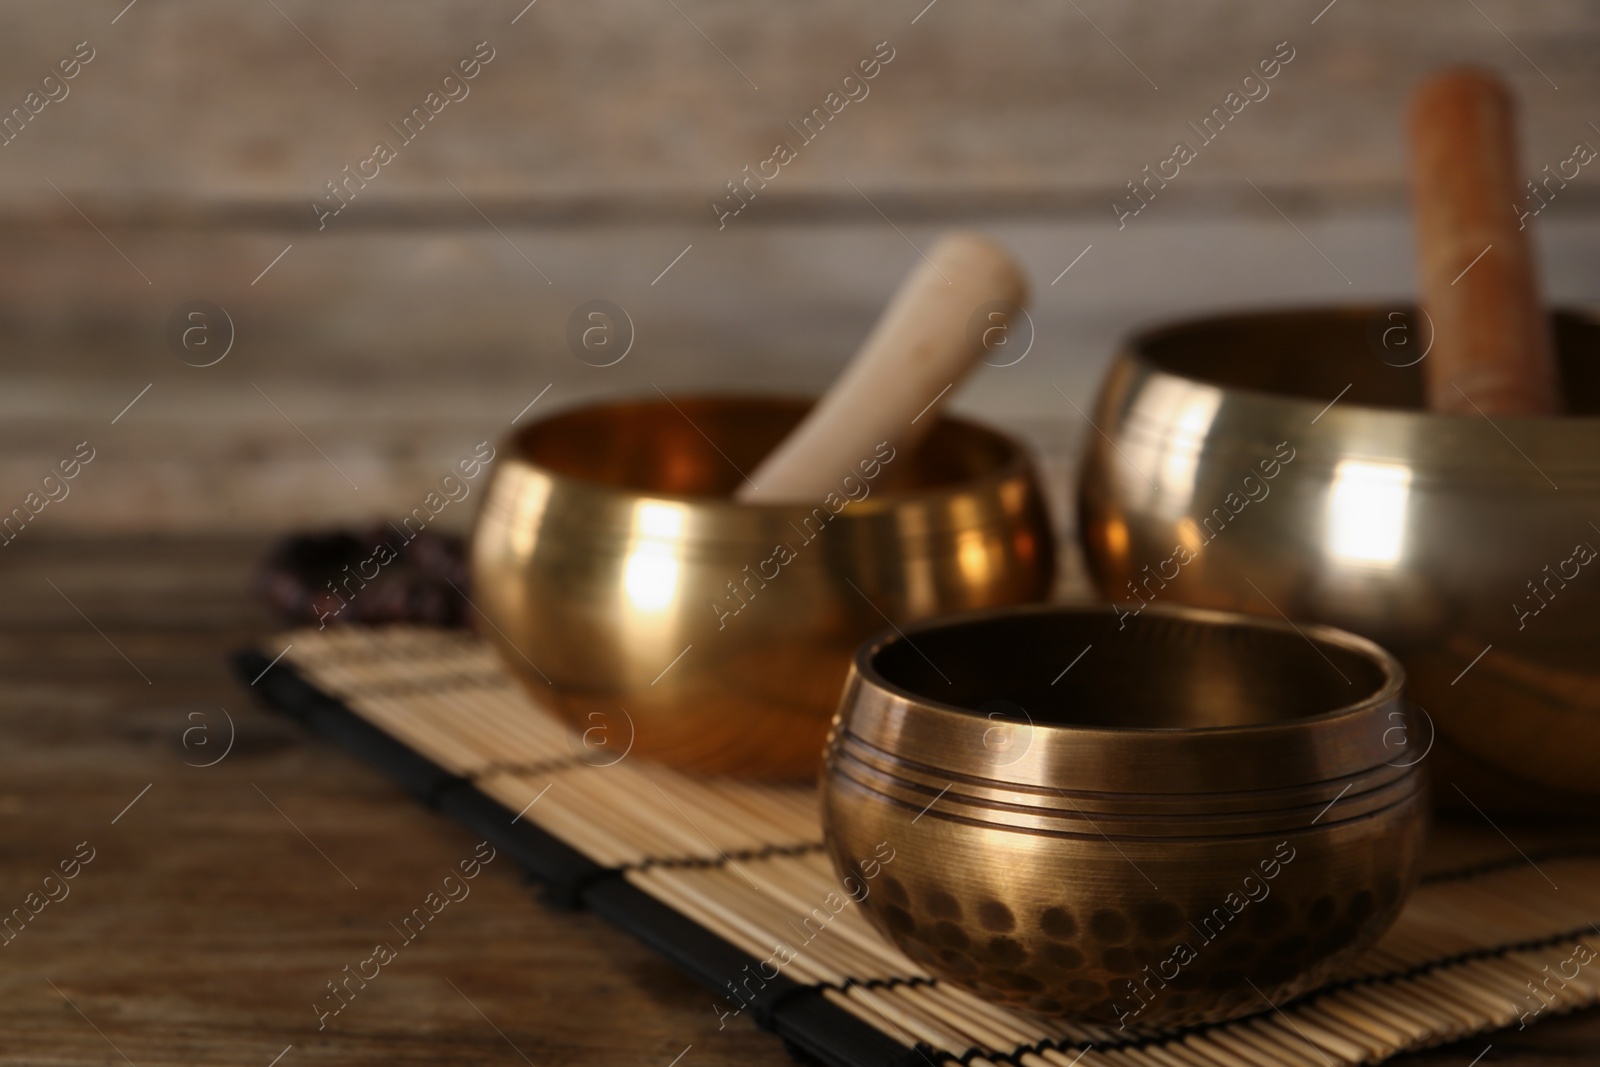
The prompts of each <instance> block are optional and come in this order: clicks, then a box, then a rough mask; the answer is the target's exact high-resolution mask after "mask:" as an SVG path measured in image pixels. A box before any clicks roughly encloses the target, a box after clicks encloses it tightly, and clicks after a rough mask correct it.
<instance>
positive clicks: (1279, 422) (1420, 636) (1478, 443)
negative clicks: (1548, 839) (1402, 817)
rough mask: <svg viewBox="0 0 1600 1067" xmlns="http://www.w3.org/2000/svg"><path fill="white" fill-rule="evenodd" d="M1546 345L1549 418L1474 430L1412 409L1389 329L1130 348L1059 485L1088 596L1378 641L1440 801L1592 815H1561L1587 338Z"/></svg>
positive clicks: (1585, 456)
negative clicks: (1070, 473)
mask: <svg viewBox="0 0 1600 1067" xmlns="http://www.w3.org/2000/svg"><path fill="white" fill-rule="evenodd" d="M1554 325H1555V336H1556V342H1557V348H1558V350H1559V356H1560V362H1561V372H1562V379H1563V382H1562V384H1563V387H1564V389H1565V394H1566V400H1567V406H1568V410H1569V412H1570V414H1567V415H1564V416H1561V417H1553V418H1544V419H1540V418H1512V417H1506V418H1500V417H1496V418H1494V419H1493V420H1492V421H1491V420H1490V419H1489V418H1487V417H1484V416H1481V415H1441V414H1433V413H1430V412H1427V411H1424V410H1422V405H1423V395H1422V378H1421V367H1420V366H1418V365H1416V361H1417V359H1418V357H1419V356H1421V355H1422V353H1423V352H1424V351H1425V349H1426V345H1427V344H1428V341H1429V338H1428V336H1427V335H1428V329H1427V326H1426V323H1423V324H1422V325H1421V327H1420V328H1419V327H1417V326H1416V325H1414V324H1413V323H1412V322H1411V320H1410V317H1409V312H1405V313H1402V312H1399V311H1394V310H1384V309H1359V308H1357V309H1348V310H1321V311H1295V312H1280V313H1269V314H1252V315H1237V316H1231V317H1221V318H1213V319H1207V320H1203V321H1197V322H1190V323H1185V324H1180V325H1176V326H1170V327H1167V328H1164V329H1157V330H1154V331H1151V332H1149V333H1145V334H1142V335H1140V336H1138V337H1136V338H1134V339H1133V340H1132V341H1131V342H1129V343H1128V344H1127V345H1126V346H1125V347H1124V349H1123V351H1122V352H1121V353H1120V354H1119V355H1118V357H1117V359H1116V361H1115V363H1114V364H1113V366H1112V368H1111V371H1110V374H1109V376H1108V378H1107V379H1106V382H1105V385H1104V387H1103V390H1102V392H1101V396H1100V400H1099V404H1098V406H1097V409H1096V414H1095V416H1094V418H1095V422H1096V424H1097V425H1098V427H1099V429H1100V430H1101V431H1103V432H1104V435H1105V436H1104V437H1101V436H1099V435H1091V438H1090V442H1091V443H1090V447H1089V451H1088V454H1087V456H1086V458H1085V461H1084V466H1083V476H1082V481H1081V484H1080V493H1079V502H1080V508H1081V529H1082V534H1083V539H1084V544H1085V548H1086V550H1087V554H1088V561H1089V566H1090V570H1091V572H1092V573H1093V574H1094V576H1095V579H1096V582H1097V584H1098V587H1099V590H1100V592H1101V593H1102V595H1104V596H1105V597H1107V598H1108V599H1113V600H1116V601H1125V602H1128V603H1129V605H1130V606H1137V605H1138V604H1140V603H1144V602H1155V603H1184V604H1193V605H1200V606H1205V607H1214V608H1225V609H1233V610H1239V611H1251V612H1257V613H1261V614H1265V615H1270V616H1274V617H1276V616H1278V615H1279V613H1282V614H1283V615H1286V616H1287V617H1289V618H1291V619H1295V620H1297V621H1299V620H1307V621H1316V622H1323V623H1328V624H1330V625H1334V626H1340V627H1343V628H1345V629H1349V630H1353V631H1355V632H1357V633H1360V634H1363V635H1365V636H1367V637H1370V638H1372V639H1374V640H1376V641H1379V642H1381V643H1382V644H1383V645H1384V646H1385V647H1386V648H1388V649H1390V650H1391V651H1393V652H1395V653H1396V654H1397V655H1398V656H1399V657H1400V659H1401V661H1402V662H1403V663H1404V664H1405V667H1406V672H1407V675H1408V678H1409V682H1408V688H1409V693H1410V696H1411V698H1412V699H1414V700H1415V701H1416V702H1417V703H1418V705H1420V706H1421V707H1422V708H1423V709H1424V710H1425V711H1426V712H1427V714H1428V715H1429V716H1431V718H1432V721H1433V723H1434V724H1436V726H1437V729H1438V732H1439V741H1440V744H1439V749H1438V752H1437V753H1436V758H1437V756H1438V755H1439V754H1443V755H1445V756H1446V757H1447V758H1451V759H1454V760H1455V761H1456V762H1455V765H1454V766H1452V768H1451V775H1452V776H1451V778H1449V779H1447V780H1449V781H1451V782H1452V783H1454V782H1456V781H1458V780H1459V781H1460V782H1462V783H1466V782H1469V781H1470V782H1473V783H1474V784H1472V785H1471V786H1465V785H1464V786H1461V787H1459V790H1460V792H1461V793H1462V794H1463V795H1466V796H1468V797H1470V798H1471V799H1472V800H1473V802H1474V803H1482V804H1485V805H1486V804H1488V803H1490V802H1491V801H1492V802H1493V803H1496V804H1499V805H1501V806H1510V807H1514V806H1517V805H1518V804H1522V805H1523V806H1529V805H1530V804H1532V803H1533V802H1532V801H1531V800H1529V798H1531V797H1534V796H1535V795H1538V796H1540V797H1542V798H1543V799H1540V800H1539V801H1538V806H1545V807H1548V806H1552V805H1554V806H1560V805H1561V804H1563V803H1565V804H1566V805H1567V806H1569V807H1583V808H1587V809H1588V810H1589V811H1591V812H1592V811H1593V808H1594V804H1593V800H1592V798H1591V799H1588V800H1582V799H1578V795H1579V794H1585V793H1587V794H1590V795H1591V797H1592V795H1593V794H1595V793H1600V757H1597V756H1596V753H1600V562H1594V559H1595V548H1597V547H1600V528H1597V526H1596V523H1600V324H1597V323H1596V321H1595V320H1593V319H1591V318H1588V317H1585V316H1580V315H1576V314H1558V315H1556V316H1555V318H1554ZM1401 363H1410V364H1412V365H1410V366H1396V365H1394V364H1401ZM1335 400H1336V401H1337V402H1334V401H1335ZM1330 403H1331V406H1330ZM1421 730H1422V733H1421V736H1417V737H1413V738H1411V741H1412V742H1413V743H1414V747H1415V748H1416V749H1417V754H1418V756H1420V755H1421V750H1422V749H1424V748H1425V747H1426V745H1427V744H1428V743H1429V740H1430V739H1429V737H1428V736H1427V733H1428V731H1427V727H1426V725H1424V726H1423V727H1422V728H1421ZM1474 767H1475V768H1476V769H1477V773H1478V774H1479V778H1478V779H1471V778H1468V777H1461V778H1459V779H1458V778H1457V777H1456V774H1457V771H1458V770H1459V771H1460V772H1461V773H1462V774H1470V773H1472V772H1473V770H1474ZM1441 773H1443V768H1441ZM1479 790H1482V792H1481V793H1480V792H1479ZM1491 792H1492V793H1493V794H1494V795H1493V796H1492V797H1491V796H1490V795H1489V794H1490V793H1491ZM1563 793H1564V794H1565V797H1566V798H1567V799H1566V800H1565V801H1563V799H1562V794H1563ZM1439 795H1440V798H1441V800H1443V801H1446V802H1450V801H1454V802H1455V803H1457V804H1461V803H1462V802H1461V799H1460V797H1458V796H1457V788H1453V787H1452V786H1447V785H1444V784H1441V787H1440V789H1439ZM1463 806H1464V805H1463Z"/></svg>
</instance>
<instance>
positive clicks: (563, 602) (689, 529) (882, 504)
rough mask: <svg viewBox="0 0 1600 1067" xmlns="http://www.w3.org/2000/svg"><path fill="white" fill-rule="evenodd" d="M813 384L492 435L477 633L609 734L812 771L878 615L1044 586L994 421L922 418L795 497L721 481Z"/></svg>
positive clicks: (1027, 517) (1043, 552)
mask: <svg viewBox="0 0 1600 1067" xmlns="http://www.w3.org/2000/svg"><path fill="white" fill-rule="evenodd" d="M808 406H809V405H808V402H807V401H804V400H794V399H775V398H738V397H721V398H718V397H706V398H688V397H685V398H675V399H674V400H673V401H667V400H661V399H655V400H647V401H624V402H615V403H605V404H599V405H594V406H590V407H584V408H580V409H576V410H571V411H566V412H562V413H560V414H557V415H554V416H552V417H550V418H547V419H545V420H543V421H541V422H538V423H535V424H533V425H531V426H528V427H527V428H525V429H523V430H522V431H520V432H519V433H518V434H517V435H516V436H515V437H513V438H512V439H511V440H510V441H509V442H508V443H507V445H506V446H505V448H504V450H503V452H502V457H503V458H502V459H501V460H500V462H499V464H498V466H497V468H496V470H495V474H494V479H493V481H492V483H491V485H490V487H489V490H488V492H487V494H486V495H485V500H484V505H483V510H482V511H481V513H480V514H479V517H478V522H477V527H476V530H475V532H474V535H473V540H472V576H473V599H474V602H475V604H476V605H477V607H478V608H479V609H480V610H481V611H482V612H483V614H484V616H485V617H486V618H487V620H488V622H489V625H487V626H484V627H481V629H482V630H483V631H484V634H485V636H486V637H487V638H488V639H489V640H490V641H491V642H493V643H494V644H495V645H496V646H497V647H498V648H499V650H500V651H501V652H502V659H503V661H504V662H505V663H506V665H507V666H508V667H510V668H511V669H512V670H513V671H514V672H515V673H516V674H517V676H518V677H519V678H520V679H521V680H522V681H523V682H524V683H525V685H526V686H527V688H528V690H529V692H530V693H531V694H532V695H533V696H534V698H535V699H536V700H537V701H539V702H541V703H543V704H546V705H548V706H550V707H551V708H553V709H554V710H555V711H557V712H558V713H560V714H561V715H563V716H564V717H565V718H566V719H567V720H568V721H569V722H570V723H571V724H572V725H573V727H574V728H575V730H576V731H578V732H580V733H581V735H582V737H583V739H584V742H585V750H584V751H581V752H579V753H578V754H579V755H580V756H582V757H585V758H593V759H600V760H610V759H614V758H617V757H619V756H620V755H621V754H622V753H623V752H629V753H631V754H632V755H634V756H636V757H637V756H643V757H646V758H652V759H657V760H660V761H663V762H668V763H671V764H674V765H676V766H679V767H684V768H688V769H692V770H697V771H703V772H709V773H726V774H737V775H745V776H761V777H791V778H792V777H803V776H810V775H812V774H814V773H815V771H816V767H817V764H818V761H819V760H820V758H821V757H820V753H821V749H822V743H823V739H824V737H825V735H826V732H827V724H828V719H829V718H830V716H832V714H833V711H834V709H835V707H836V706H837V704H838V697H839V690H840V687H841V686H842V685H843V683H844V678H845V673H846V670H847V668H848V665H849V662H850V657H851V655H852V654H853V653H854V651H855V648H856V646H857V645H858V644H859V643H860V642H861V641H862V640H863V639H865V638H866V637H867V636H869V635H870V634H872V633H873V632H875V631H876V630H878V629H879V628H881V627H882V626H883V625H884V622H885V619H891V620H894V621H896V622H904V621H907V620H911V619H917V618H922V617H924V616H930V615H936V614H940V613H944V612H949V611H959V610H970V609H973V608H979V607H986V606H990V605H1000V604H1010V603H1016V602H1020V601H1026V600H1034V599H1038V598H1041V597H1043V596H1044V595H1045V594H1046V593H1047V592H1048V590H1049V588H1050V582H1051V578H1052V574H1053V560H1054V552H1053V543H1052V540H1051V533H1050V527H1049V522H1048V519H1047V517H1046V513H1045V509H1044V504H1043V501H1042V497H1041V494H1040V489H1039V485H1038V480H1037V478H1036V476H1035V474H1034V470H1033V466H1032V464H1031V463H1030V461H1029V460H1028V458H1027V456H1026V455H1025V453H1024V451H1023V449H1022V447H1021V446H1020V445H1018V444H1017V443H1016V442H1015V441H1013V440H1012V439H1011V438H1009V437H1006V436H1005V435H1003V434H1000V433H997V432H995V431H994V430H990V429H987V428H984V427H981V426H978V425H976V424H974V423H971V422H966V421H963V420H960V419H953V418H944V419H941V420H940V422H939V423H938V425H937V426H936V427H935V428H934V430H933V431H932V433H931V434H930V435H929V436H928V438H927V439H926V440H925V441H924V442H923V444H922V445H921V446H920V448H919V449H918V450H917V451H916V452H915V454H913V455H904V454H892V449H891V450H886V451H882V452H880V453H878V454H874V455H866V456H863V457H861V461H860V462H859V463H858V464H857V465H856V467H854V468H852V469H851V470H841V471H839V472H838V473H839V489H838V492H837V493H835V494H829V496H827V497H826V498H823V499H818V500H817V501H816V502H815V503H814V504H812V505H792V506H791V505H753V504H740V503H736V502H734V501H733V500H732V499H731V494H732V493H733V491H734V489H735V488H737V487H738V486H739V485H740V484H741V482H742V478H743V474H742V473H741V472H748V471H751V470H753V469H754V468H755V467H756V465H757V464H758V463H759V461H760V460H761V458H762V457H763V456H764V455H765V454H766V453H767V452H768V451H769V450H771V449H772V448H773V447H774V446H776V445H777V443H778V442H779V441H780V440H782V439H783V438H784V436H785V435H786V434H787V433H788V432H789V430H790V429H791V428H792V427H793V426H794V425H795V424H796V423H797V422H798V421H799V420H800V418H801V416H802V415H803V414H804V413H805V411H806V410H807V407H808Z"/></svg>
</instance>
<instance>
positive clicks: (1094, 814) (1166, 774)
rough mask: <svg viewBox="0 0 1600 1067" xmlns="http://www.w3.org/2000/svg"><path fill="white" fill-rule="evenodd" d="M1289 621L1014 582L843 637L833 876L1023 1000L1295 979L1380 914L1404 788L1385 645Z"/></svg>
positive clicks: (874, 908) (1415, 852) (1138, 1023)
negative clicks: (1056, 603)
mask: <svg viewBox="0 0 1600 1067" xmlns="http://www.w3.org/2000/svg"><path fill="white" fill-rule="evenodd" d="M1302 629H1303V631H1304V633H1303V634H1301V633H1297V632H1296V631H1295V630H1294V629H1293V628H1291V627H1290V626H1288V625H1286V624H1284V623H1281V622H1273V621H1267V620H1261V619H1256V618H1251V617H1248V616H1240V615H1232V614H1223V613H1218V612H1207V611H1199V610H1195V609H1185V608H1179V609H1169V608H1155V607H1153V608H1149V609H1147V610H1146V611H1145V612H1144V613H1143V614H1142V615H1141V616H1139V617H1137V618H1127V619H1124V618H1120V617H1119V615H1118V613H1117V611H1116V610H1115V609H1112V608H1109V607H1086V608H1069V607H1032V608H1015V609H1005V610H1000V611H994V612H986V613H980V614H977V615H973V616H967V617H963V618H957V619H948V620H936V621H933V622H928V623H923V624H920V625H918V626H908V627H906V628H905V634H904V636H903V637H902V636H900V635H898V634H893V633H891V634H889V635H887V636H886V637H884V638H883V639H881V640H879V641H877V642H875V643H873V644H870V645H867V646H865V647H863V649H862V651H861V652H860V653H859V654H858V656H857V657H856V661H855V664H854V669H853V671H852V673H851V676H850V682H849V684H848V686H847V688H846V691H845V695H844V699H843V703H842V704H841V706H840V710H839V716H838V719H837V720H836V723H835V727H834V730H833V733H832V734H831V735H830V738H829V743H828V751H827V758H826V762H825V765H824V771H823V784H822V795H823V828H824V833H825V836H826V839H827V843H828V848H829V852H830V854H831V856H832V858H833V862H834V867H835V869H836V870H837V871H838V873H839V875H840V877H841V879H842V880H843V882H844V889H845V890H846V891H847V892H849V893H850V894H851V896H852V897H854V898H856V899H858V900H860V901H861V903H862V905H863V907H864V908H865V910H866V912H867V914H868V915H869V917H870V918H871V919H872V921H873V922H874V924H875V925H877V927H878V928H879V929H880V930H881V931H883V932H884V933H885V934H887V935H888V936H889V937H890V938H891V939H892V940H893V941H895V942H896V943H897V944H898V945H899V946H900V947H901V948H902V949H903V950H904V951H905V952H906V953H907V954H908V955H910V956H911V957H912V958H913V959H915V960H917V961H918V962H920V963H921V964H922V965H923V966H925V967H926V968H927V969H928V970H929V971H931V972H932V973H934V974H935V975H937V976H939V977H940V978H942V979H945V980H948V981H950V982H954V983H956V984H958V985H961V986H963V987H965V988H967V989H969V990H972V991H973V992H976V993H978V994H980V995H982V996H985V997H988V998H990V999H992V1000H996V1001H999V1002H1001V1003H1003V1004H1007V1005H1010V1006H1012V1007H1017V1008H1023V1009H1027V1010H1031V1011H1035V1012H1040V1013H1044V1014H1049V1015H1065V1016H1070V1017H1073V1018H1077V1019H1080V1020H1086V1021H1093V1022H1098V1023H1105V1024H1109V1025H1113V1026H1119V1027H1121V1026H1125V1027H1126V1028H1127V1029H1129V1030H1135V1031H1154V1030H1161V1029H1165V1028H1169V1027H1172V1026H1178V1025H1187V1024H1191V1023H1200V1022H1214V1021H1218V1020H1221V1019H1225V1018H1230V1017H1233V1016H1236V1015H1241V1014H1246V1013H1249V1012H1254V1011H1263V1010H1266V1009H1267V1007H1268V1003H1267V1000H1266V999H1264V998H1270V999H1271V1002H1272V1003H1279V1004H1281V1003H1282V1002H1283V1000H1284V999H1286V998H1288V997H1292V996H1295V995H1297V994H1298V993H1301V992H1303V991H1305V990H1307V989H1309V988H1311V987H1312V986H1314V985H1316V984H1317V983H1319V982H1321V981H1323V980H1324V979H1326V978H1327V977H1328V976H1330V975H1331V974H1332V973H1333V972H1334V971H1335V970H1336V969H1337V968H1338V967H1340V966H1341V965H1342V964H1344V963H1345V962H1347V961H1349V960H1350V959H1352V958H1353V957H1354V956H1355V955H1356V954H1357V953H1359V952H1360V951H1362V949H1364V948H1365V947H1367V946H1368V945H1370V944H1371V943H1372V942H1373V941H1374V940H1375V939H1376V938H1377V937H1378V936H1379V934H1380V933H1382V931H1383V930H1384V929H1385V928H1386V927H1387V926H1388V925H1389V923H1390V922H1392V921H1393V919H1394V917H1395V916H1396V915H1398V914H1399V911H1400V908H1401V905H1402V903H1403V901H1404V898H1405V897H1406V895H1407V894H1408V893H1409V892H1410V890H1411V888H1412V886H1413V885H1414V883H1415V881H1416V876H1417V872H1418V859H1419V856H1420V852H1421V846H1422V841H1423V836H1424V833H1425V830H1426V820H1427V802H1426V795H1425V792H1424V788H1423V783H1422V777H1421V776H1422V771H1421V769H1420V768H1419V767H1418V766H1417V765H1415V764H1411V763H1408V762H1407V761H1406V760H1405V759H1404V758H1399V759H1397V758H1396V752H1397V749H1396V746H1395V745H1394V739H1395V734H1394V733H1392V732H1391V731H1398V732H1400V733H1403V732H1404V730H1405V726H1406V719H1405V713H1404V712H1403V711H1402V709H1401V703H1400V696H1401V686H1402V678H1403V672H1402V670H1401V667H1400V665H1399V664H1398V663H1397V662H1396V661H1395V659H1394V658H1393V657H1392V656H1390V655H1389V654H1388V653H1386V652H1384V651H1383V650H1382V649H1380V648H1379V647H1378V646H1376V645H1374V644H1373V643H1371V642H1370V641H1366V640H1364V639H1362V638H1359V637H1355V636H1353V635H1351V634H1346V633H1343V632H1341V631H1337V630H1332V629H1329V628H1325V627H1318V626H1309V625H1308V626H1305V627H1302ZM1252 983H1253V986H1252Z"/></svg>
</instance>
